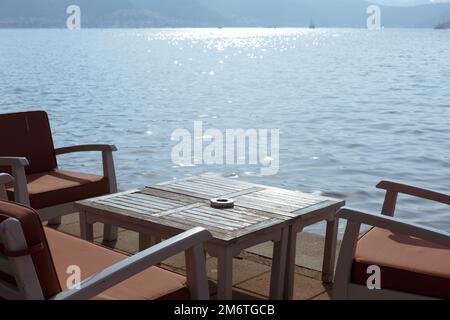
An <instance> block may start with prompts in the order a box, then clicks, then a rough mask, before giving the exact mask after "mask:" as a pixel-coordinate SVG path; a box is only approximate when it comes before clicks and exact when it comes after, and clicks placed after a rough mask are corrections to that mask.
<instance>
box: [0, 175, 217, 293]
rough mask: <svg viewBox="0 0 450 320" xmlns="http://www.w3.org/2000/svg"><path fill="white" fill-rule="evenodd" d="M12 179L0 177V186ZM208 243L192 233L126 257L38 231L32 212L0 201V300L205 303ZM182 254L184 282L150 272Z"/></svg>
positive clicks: (207, 236)
mask: <svg viewBox="0 0 450 320" xmlns="http://www.w3.org/2000/svg"><path fill="white" fill-rule="evenodd" d="M12 179H13V178H12V177H11V176H9V175H4V174H0V184H4V183H8V182H11V181H12ZM0 189H1V188H0ZM3 195H4V192H3ZM210 238H211V234H210V233H209V232H208V231H206V230H205V229H202V228H194V229H192V230H190V231H187V232H184V233H182V234H180V235H177V236H175V237H173V238H171V239H169V240H166V241H164V242H162V243H160V244H158V245H155V246H153V247H151V248H149V249H147V250H145V251H142V252H140V253H138V254H136V255H134V256H131V257H127V256H125V255H123V254H120V253H117V252H114V251H112V250H110V249H107V248H104V247H101V246H99V245H96V244H93V243H90V242H87V241H84V240H81V239H78V238H75V237H72V236H70V235H67V234H64V233H62V232H59V231H57V230H54V229H50V228H47V227H43V226H42V224H41V221H40V218H39V215H38V214H37V213H36V211H34V210H33V209H31V208H29V207H26V206H24V205H21V204H17V203H14V202H9V201H5V200H0V298H1V299H30V300H43V299H49V300H50V299H51V300H85V299H102V300H138V299H146V300H153V299H160V300H178V299H201V300H208V299H209V290H208V280H207V275H206V266H205V254H204V249H203V242H204V241H207V240H209V239H210ZM183 251H185V255H186V266H187V278H186V277H183V276H180V275H178V274H175V273H172V272H170V271H167V270H164V269H161V268H158V267H154V265H156V264H157V263H159V262H161V261H163V260H165V259H168V258H169V257H171V256H174V255H175V254H177V253H179V252H183ZM76 270H79V271H80V280H81V282H77V281H76V278H73V276H74V275H76V273H75V272H76Z"/></svg>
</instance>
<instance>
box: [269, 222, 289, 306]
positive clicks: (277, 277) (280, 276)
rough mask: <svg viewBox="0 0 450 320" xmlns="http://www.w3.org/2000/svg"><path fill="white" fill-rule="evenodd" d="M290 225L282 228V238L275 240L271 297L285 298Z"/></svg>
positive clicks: (274, 298) (273, 298)
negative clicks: (284, 289)
mask: <svg viewBox="0 0 450 320" xmlns="http://www.w3.org/2000/svg"><path fill="white" fill-rule="evenodd" d="M289 228H290V227H289V226H286V227H285V228H283V229H282V230H281V238H280V240H278V241H276V242H274V245H273V259H272V271H271V276H270V294H269V296H270V299H272V300H281V299H283V288H284V280H285V270H286V251H287V247H288V242H289Z"/></svg>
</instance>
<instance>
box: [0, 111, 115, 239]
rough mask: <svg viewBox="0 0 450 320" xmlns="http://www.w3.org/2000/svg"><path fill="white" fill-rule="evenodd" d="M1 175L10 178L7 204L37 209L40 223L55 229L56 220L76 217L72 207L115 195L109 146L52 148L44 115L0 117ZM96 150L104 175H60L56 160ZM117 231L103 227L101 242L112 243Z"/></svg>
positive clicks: (65, 173) (5, 115)
mask: <svg viewBox="0 0 450 320" xmlns="http://www.w3.org/2000/svg"><path fill="white" fill-rule="evenodd" d="M0 137H2V138H1V139H0V172H7V173H10V174H12V175H13V176H14V178H15V183H14V185H13V186H8V188H7V193H8V198H9V199H10V200H14V201H15V202H18V203H22V204H25V205H30V206H31V207H32V208H34V209H36V210H38V212H39V214H40V216H41V219H42V220H49V221H50V223H51V224H60V223H61V216H62V215H64V214H68V213H72V212H75V211H76V210H75V208H74V206H73V202H75V201H78V200H83V199H87V198H92V197H97V196H102V195H105V194H109V193H115V192H117V184H116V175H115V170H114V161H113V156H112V152H113V151H116V150H117V149H116V147H115V146H111V145H83V146H75V147H68V148H60V149H55V148H54V146H53V138H52V133H51V129H50V123H49V120H48V116H47V113H46V112H44V111H31V112H21V113H10V114H1V115H0ZM87 151H98V152H101V153H102V158H103V176H97V175H92V174H84V173H78V172H69V171H64V170H61V169H59V168H58V163H57V160H56V156H57V155H62V154H67V153H73V152H87ZM116 237H117V228H115V227H111V226H105V232H104V239H105V240H115V239H116Z"/></svg>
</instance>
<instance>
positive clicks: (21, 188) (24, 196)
mask: <svg viewBox="0 0 450 320" xmlns="http://www.w3.org/2000/svg"><path fill="white" fill-rule="evenodd" d="M27 165H28V160H27V159H26V158H23V157H0V166H9V167H11V173H12V176H13V177H14V200H15V201H16V202H18V203H22V204H24V205H29V204H30V200H29V198H28V189H27V178H26V175H25V166H27Z"/></svg>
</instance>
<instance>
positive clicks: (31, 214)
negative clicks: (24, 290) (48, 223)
mask: <svg viewBox="0 0 450 320" xmlns="http://www.w3.org/2000/svg"><path fill="white" fill-rule="evenodd" d="M9 218H14V219H17V220H19V222H20V224H21V226H22V229H23V231H24V235H25V239H26V241H27V245H28V247H33V246H35V245H38V244H40V243H42V244H43V249H42V250H39V251H36V252H34V253H32V254H31V258H32V260H33V264H34V268H35V269H36V273H37V276H38V279H39V283H40V285H41V289H42V293H43V295H44V297H45V298H46V299H48V298H51V297H53V296H54V295H56V294H58V293H59V292H61V287H60V285H59V280H58V276H57V274H56V270H55V267H54V265H53V260H52V256H51V254H50V250H49V246H48V242H47V239H46V237H45V233H44V230H43V227H42V223H41V219H40V218H39V215H38V214H37V213H36V211H34V210H33V209H31V208H28V207H25V206H22V205H19V204H16V203H13V202H9V201H2V200H0V223H1V222H2V221H4V220H6V219H9ZM0 279H2V280H5V281H7V282H10V283H12V284H15V280H14V278H13V277H11V275H7V274H0ZM0 297H1V296H0Z"/></svg>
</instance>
